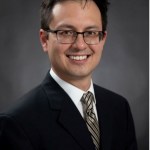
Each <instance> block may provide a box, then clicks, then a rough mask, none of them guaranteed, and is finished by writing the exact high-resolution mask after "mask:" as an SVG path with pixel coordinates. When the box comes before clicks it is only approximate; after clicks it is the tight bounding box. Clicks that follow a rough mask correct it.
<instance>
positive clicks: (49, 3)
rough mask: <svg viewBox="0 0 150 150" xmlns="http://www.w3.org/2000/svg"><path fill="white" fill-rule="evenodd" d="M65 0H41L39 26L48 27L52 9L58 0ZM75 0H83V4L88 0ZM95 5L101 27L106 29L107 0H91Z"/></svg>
mask: <svg viewBox="0 0 150 150" xmlns="http://www.w3.org/2000/svg"><path fill="white" fill-rule="evenodd" d="M63 1H67V0H42V4H41V10H40V13H41V28H42V29H44V30H47V29H49V23H50V21H51V19H52V15H51V12H52V9H53V7H54V6H55V4H56V3H58V2H63ZM74 1H75V0H74ZM76 1H85V5H86V3H87V2H88V1H90V0H76ZM93 1H94V2H95V3H96V5H97V6H98V8H99V10H100V12H101V16H102V28H103V31H105V30H106V27H107V10H108V4H109V2H108V0H93Z"/></svg>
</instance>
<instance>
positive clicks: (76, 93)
mask: <svg viewBox="0 0 150 150" xmlns="http://www.w3.org/2000/svg"><path fill="white" fill-rule="evenodd" d="M50 75H51V76H52V78H53V79H54V80H55V81H56V82H57V83H58V84H59V86H60V87H61V88H63V89H64V91H65V92H66V93H67V94H68V95H69V97H70V98H71V99H72V100H73V102H74V103H75V105H78V103H79V102H80V100H81V98H82V96H83V94H84V93H86V92H85V91H83V90H81V89H79V88H77V87H75V86H74V85H72V84H70V83H68V82H66V81H64V80H62V79H61V78H60V77H59V76H58V75H57V74H56V73H55V72H54V71H53V69H51V70H50ZM88 91H90V92H92V93H93V95H94V102H95V104H96V99H95V93H94V87H93V82H92V80H91V85H90V88H89V89H88Z"/></svg>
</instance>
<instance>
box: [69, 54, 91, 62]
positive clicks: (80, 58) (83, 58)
mask: <svg viewBox="0 0 150 150" xmlns="http://www.w3.org/2000/svg"><path fill="white" fill-rule="evenodd" d="M89 56H90V55H81V56H75V55H67V57H68V58H69V59H71V60H75V61H83V60H86V59H88V57H89Z"/></svg>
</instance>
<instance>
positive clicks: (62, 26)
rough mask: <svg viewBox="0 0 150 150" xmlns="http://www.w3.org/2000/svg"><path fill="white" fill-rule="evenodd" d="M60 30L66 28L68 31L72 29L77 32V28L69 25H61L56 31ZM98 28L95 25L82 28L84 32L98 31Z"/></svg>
mask: <svg viewBox="0 0 150 150" xmlns="http://www.w3.org/2000/svg"><path fill="white" fill-rule="evenodd" d="M61 28H68V29H72V30H77V28H76V27H75V26H73V25H69V24H62V25H60V26H58V27H57V29H61ZM99 28H100V27H98V26H97V25H91V26H87V27H85V28H84V30H92V29H95V30H100V29H99Z"/></svg>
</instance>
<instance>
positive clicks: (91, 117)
mask: <svg viewBox="0 0 150 150" xmlns="http://www.w3.org/2000/svg"><path fill="white" fill-rule="evenodd" d="M81 101H82V103H83V110H84V116H85V121H86V125H87V128H88V130H89V132H90V133H91V137H92V140H93V143H94V145H95V149H96V150H99V144H100V131H99V125H98V121H97V119H96V115H95V113H94V110H93V102H94V96H93V94H92V93H91V92H89V91H88V92H87V93H85V94H83V96H82V99H81Z"/></svg>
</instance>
